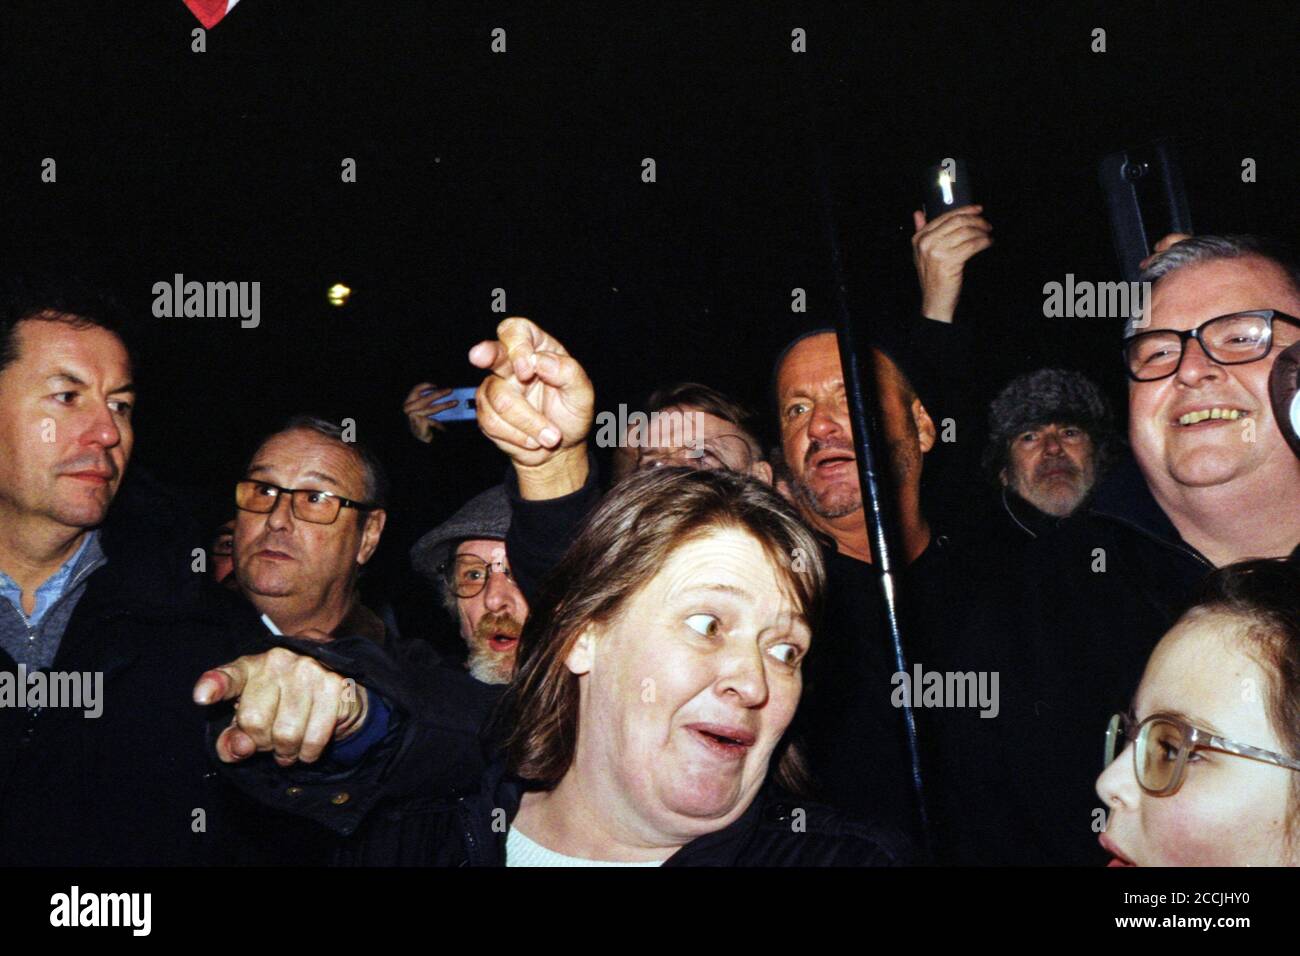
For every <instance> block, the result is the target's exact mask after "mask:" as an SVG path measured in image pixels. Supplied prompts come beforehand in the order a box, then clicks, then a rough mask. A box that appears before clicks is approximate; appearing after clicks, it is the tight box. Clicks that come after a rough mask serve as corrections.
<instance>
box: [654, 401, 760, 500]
mask: <svg viewBox="0 0 1300 956" xmlns="http://www.w3.org/2000/svg"><path fill="white" fill-rule="evenodd" d="M656 414H657V415H658V416H660V418H659V423H660V427H659V428H657V429H653V430H651V429H642V428H639V427H638V429H637V432H636V438H637V452H638V455H637V465H636V470H638V471H644V470H648V469H652V468H663V467H672V466H677V467H687V468H710V469H712V468H726V469H728V470H730V471H734V472H736V473H737V474H741V475H749V476H750V477H751V478H757V479H758V480H759V481H762V482H763V483H764V484H769V485H770V484H771V483H772V466H771V465H769V464H768V463H767V462H765V461H762V460H761V458H762V453H761V452H760V450H759V446H758V442H757V441H756V440H755V439H754V437H753V436H752V435H750V434H749V433H748V432H746V431H745V430H744V429H743V428H741V427H740V426H739V425H737V424H735V423H734V422H729V421H727V420H726V419H724V418H719V417H718V416H717V415H714V414H711V413H710V412H706V411H702V410H700V409H697V408H690V407H689V406H673V407H670V408H665V409H663V410H661V411H660V412H658V413H656ZM665 422H669V423H672V425H674V426H675V425H676V423H677V422H680V423H681V427H680V428H678V427H669V425H666V424H665Z"/></svg>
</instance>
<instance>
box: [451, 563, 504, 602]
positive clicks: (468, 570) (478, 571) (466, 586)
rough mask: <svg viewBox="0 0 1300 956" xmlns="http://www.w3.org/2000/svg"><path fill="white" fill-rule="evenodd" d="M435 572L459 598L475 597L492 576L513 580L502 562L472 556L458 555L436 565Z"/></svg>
mask: <svg viewBox="0 0 1300 956" xmlns="http://www.w3.org/2000/svg"><path fill="white" fill-rule="evenodd" d="M436 570H437V572H438V573H439V574H441V575H442V576H443V577H445V578H446V579H447V581H448V582H449V583H450V584H451V586H452V589H453V590H454V591H455V592H456V597H459V598H472V597H477V596H478V595H479V594H481V593H482V591H483V589H484V588H485V587H487V586H488V580H489V579H490V578H491V577H492V575H494V574H503V575H505V578H506V580H507V581H513V580H514V579H515V576H514V575H513V574H511V573H510V568H509V567H508V566H507V565H506V563H505V562H504V561H484V560H483V559H482V558H480V557H478V556H477V555H473V554H458V555H456V556H455V557H454V558H453V559H452V560H450V561H444V562H443V563H442V564H440V565H438V567H437V569H436Z"/></svg>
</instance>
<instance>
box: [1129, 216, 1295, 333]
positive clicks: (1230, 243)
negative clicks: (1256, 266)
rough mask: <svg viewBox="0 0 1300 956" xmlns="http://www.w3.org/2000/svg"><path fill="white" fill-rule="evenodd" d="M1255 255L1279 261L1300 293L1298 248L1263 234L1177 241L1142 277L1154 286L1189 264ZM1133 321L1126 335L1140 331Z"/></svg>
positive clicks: (1255, 256) (1149, 266) (1157, 258)
mask: <svg viewBox="0 0 1300 956" xmlns="http://www.w3.org/2000/svg"><path fill="white" fill-rule="evenodd" d="M1252 257H1253V258H1260V259H1267V260H1268V261H1269V262H1272V263H1274V264H1275V265H1277V267H1278V268H1280V269H1281V270H1282V271H1283V273H1285V274H1286V277H1287V281H1288V282H1290V284H1291V287H1292V288H1293V289H1294V290H1295V292H1296V295H1297V296H1300V260H1297V258H1296V255H1295V252H1294V251H1293V250H1291V249H1290V248H1288V247H1286V246H1284V245H1282V244H1281V243H1278V242H1275V241H1273V240H1271V239H1266V238H1263V237H1261V236H1250V235H1239V236H1193V237H1192V238H1191V239H1184V240H1183V241H1182V242H1177V243H1174V245H1172V246H1170V247H1169V248H1168V249H1166V250H1165V251H1164V252H1161V253H1158V254H1157V255H1156V256H1155V257H1154V258H1153V259H1152V260H1151V262H1150V264H1149V265H1148V266H1147V267H1146V268H1145V269H1143V270H1142V274H1141V275H1140V276H1139V277H1138V280H1139V281H1141V282H1150V283H1151V288H1152V290H1154V289H1155V285H1156V283H1158V282H1159V281H1160V280H1161V279H1163V278H1164V277H1165V276H1167V275H1169V274H1170V273H1173V272H1177V271H1178V270H1179V269H1184V268H1186V267H1187V266H1194V265H1200V264H1201V263H1205V262H1215V261H1218V260H1220V259H1247V258H1252ZM1265 305H1266V304H1265V303H1261V304H1260V306H1259V307H1260V308H1263V307H1265ZM1133 323H1134V320H1132V319H1130V320H1129V322H1128V323H1127V325H1126V326H1125V329H1124V335H1125V336H1129V335H1132V334H1133V332H1135V331H1140V330H1139V329H1136V328H1135V326H1134V324H1133Z"/></svg>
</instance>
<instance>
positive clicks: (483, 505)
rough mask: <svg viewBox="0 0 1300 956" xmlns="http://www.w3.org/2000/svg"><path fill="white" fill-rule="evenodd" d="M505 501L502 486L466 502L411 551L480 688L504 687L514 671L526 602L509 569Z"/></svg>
mask: <svg viewBox="0 0 1300 956" xmlns="http://www.w3.org/2000/svg"><path fill="white" fill-rule="evenodd" d="M509 529H510V502H509V500H508V498H507V497H506V490H505V488H504V487H502V486H501V485H497V486H496V487H495V488H490V489H488V490H487V491H485V492H483V493H482V494H480V495H476V496H475V497H473V498H471V499H470V500H469V502H467V503H466V504H465V506H464V507H462V508H461V509H460V510H459V511H457V512H456V513H455V514H454V515H452V516H451V517H450V518H449V519H448V520H447V521H445V522H444V523H443V524H441V525H439V526H438V527H436V528H434V529H433V530H432V531H430V532H429V533H428V534H426V535H425V536H424V537H422V538H421V539H420V540H419V541H417V542H416V544H415V547H413V548H412V549H411V563H412V565H414V567H415V569H416V570H417V571H419V572H420V573H421V574H422V575H424V576H425V577H426V578H428V579H429V580H430V581H431V582H433V584H434V585H435V586H436V587H438V588H439V589H440V591H441V594H442V602H443V606H444V607H446V609H447V612H448V613H449V614H450V615H451V616H452V620H454V621H455V622H456V624H457V626H458V628H459V629H460V636H461V638H462V639H463V640H464V641H465V644H466V646H467V648H468V650H469V656H468V658H467V659H466V661H465V667H466V669H467V670H468V671H469V673H470V675H471V676H473V677H474V678H476V679H478V680H480V681H482V682H483V683H485V684H507V683H509V682H510V675H511V674H512V673H513V672H514V666H515V651H516V649H517V648H518V646H519V633H520V631H522V630H523V626H524V621H525V619H526V618H527V617H528V601H527V599H526V598H525V597H524V594H523V592H522V591H521V590H520V589H519V585H518V584H516V583H515V579H514V577H513V576H512V574H511V571H510V562H509V560H508V558H507V557H506V548H505V539H506V532H507V531H509Z"/></svg>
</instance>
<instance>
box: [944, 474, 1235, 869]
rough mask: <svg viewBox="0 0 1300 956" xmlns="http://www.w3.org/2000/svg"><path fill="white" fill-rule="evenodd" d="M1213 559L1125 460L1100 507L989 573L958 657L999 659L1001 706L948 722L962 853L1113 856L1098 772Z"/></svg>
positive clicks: (975, 664) (953, 662) (952, 796)
mask: <svg viewBox="0 0 1300 956" xmlns="http://www.w3.org/2000/svg"><path fill="white" fill-rule="evenodd" d="M1212 569H1213V565H1212V564H1211V563H1210V562H1209V561H1208V560H1207V559H1206V558H1205V557H1204V556H1203V555H1202V554H1200V552H1198V551H1197V550H1196V549H1195V548H1193V547H1192V546H1191V545H1189V544H1187V542H1185V541H1183V540H1182V538H1181V537H1180V536H1179V534H1178V531H1177V530H1176V529H1175V528H1174V526H1173V524H1172V523H1171V522H1170V520H1169V518H1168V516H1167V515H1165V513H1164V512H1163V511H1162V510H1161V509H1160V507H1159V506H1158V505H1157V504H1156V501H1155V499H1154V498H1153V497H1152V496H1151V492H1150V490H1149V489H1148V488H1147V485H1146V482H1145V480H1144V479H1143V477H1142V474H1141V472H1140V471H1139V470H1138V467H1137V464H1136V462H1134V461H1133V459H1132V458H1125V459H1124V460H1122V461H1121V462H1120V463H1119V464H1118V465H1117V466H1116V467H1115V468H1114V469H1113V470H1112V471H1111V472H1110V474H1109V475H1107V477H1106V478H1105V479H1103V480H1102V481H1101V482H1100V483H1099V484H1098V486H1097V488H1096V491H1095V493H1094V496H1093V500H1092V502H1091V503H1090V504H1089V505H1087V506H1085V507H1084V508H1083V509H1081V511H1080V512H1077V513H1076V514H1075V515H1074V516H1072V517H1071V518H1070V519H1069V520H1067V521H1066V522H1064V523H1063V524H1062V525H1061V527H1060V528H1058V529H1057V530H1056V531H1055V532H1053V533H1051V534H1049V535H1046V536H1044V537H1041V538H1039V539H1038V540H1035V541H1033V542H1031V543H1030V545H1029V546H1028V548H1027V549H1026V550H1025V553H1024V556H1023V560H1022V561H1021V562H1020V563H1019V565H1018V566H1017V567H1012V568H1008V569H1006V573H1005V574H1004V575H1002V576H1001V578H1000V579H998V578H993V577H988V578H986V579H985V581H984V583H983V587H984V589H985V591H984V594H983V595H982V596H981V600H980V601H979V604H978V610H977V611H976V612H975V613H974V615H973V617H972V621H971V623H970V626H969V627H967V628H966V629H964V630H963V632H962V634H961V637H960V648H959V649H957V650H955V651H954V654H955V656H954V657H953V658H951V659H950V666H952V667H954V668H957V669H961V670H975V671H980V670H988V671H997V672H998V673H999V675H1000V697H1001V700H1000V712H999V714H998V716H997V717H996V718H993V719H980V718H978V716H976V715H974V714H964V715H953V719H952V720H950V721H946V722H945V737H944V739H943V740H942V741H941V744H942V750H943V753H944V760H945V764H946V767H947V771H946V774H945V777H946V779H947V781H948V782H949V784H950V785H949V786H948V787H947V788H946V792H945V793H944V794H941V796H942V797H943V798H944V799H946V801H947V803H948V806H947V808H946V810H945V816H947V817H948V818H949V819H951V820H952V821H954V822H955V824H956V830H957V832H956V836H955V843H954V845H953V846H952V847H951V848H950V850H951V854H952V858H953V859H955V860H956V861H958V862H965V863H975V864H980V863H990V864H991V863H1012V864H1080V865H1087V864H1096V863H1102V862H1104V861H1105V858H1106V855H1105V853H1104V852H1103V851H1102V850H1101V849H1100V847H1099V845H1098V843H1097V836H1098V829H1099V827H1100V822H1099V821H1100V819H1101V811H1102V810H1104V809H1105V808H1104V807H1103V803H1102V801H1101V799H1100V798H1099V797H1098V796H1097V794H1096V793H1095V792H1094V783H1095V781H1096V778H1097V775H1098V774H1099V773H1100V772H1101V770H1102V757H1103V744H1104V735H1105V729H1106V723H1107V720H1108V719H1109V717H1110V715H1111V714H1112V713H1115V712H1116V711H1122V710H1126V709H1127V708H1128V706H1129V702H1130V698H1131V697H1132V694H1133V692H1134V690H1135V689H1136V687H1137V684H1138V682H1139V681H1140V679H1141V677H1142V671H1143V669H1144V667H1145V665H1146V660H1147V657H1148V656H1149V655H1150V653H1151V650H1152V649H1153V648H1154V647H1155V644H1156V643H1157V641H1159V639H1160V638H1161V636H1163V635H1164V633H1165V632H1166V631H1167V630H1168V629H1169V627H1170V626H1171V625H1172V624H1173V623H1174V621H1175V620H1176V619H1177V618H1178V616H1179V615H1180V614H1181V612H1182V611H1183V610H1184V609H1185V605H1186V602H1187V601H1188V600H1189V599H1190V596H1191V593H1192V591H1193V589H1194V588H1195V586H1196V584H1197V583H1198V582H1199V581H1200V579H1201V578H1203V577H1204V576H1205V575H1206V574H1207V573H1209V572H1210V571H1211V570H1212ZM999 580H1000V582H1001V583H1000V584H998V583H995V582H997V581H999Z"/></svg>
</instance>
